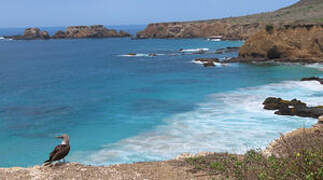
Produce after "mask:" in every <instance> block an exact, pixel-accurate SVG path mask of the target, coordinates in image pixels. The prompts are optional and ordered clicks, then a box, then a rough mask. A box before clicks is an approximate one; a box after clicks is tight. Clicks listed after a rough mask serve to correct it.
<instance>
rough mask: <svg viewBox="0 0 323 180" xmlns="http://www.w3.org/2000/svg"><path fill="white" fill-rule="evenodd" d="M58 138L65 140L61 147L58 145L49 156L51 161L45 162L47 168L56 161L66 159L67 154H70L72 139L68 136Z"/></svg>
mask: <svg viewBox="0 0 323 180" xmlns="http://www.w3.org/2000/svg"><path fill="white" fill-rule="evenodd" d="M56 138H60V139H63V141H62V143H61V144H60V145H57V146H56V147H55V149H54V150H53V151H52V152H51V153H50V154H49V159H48V160H46V161H45V162H44V165H45V166H47V165H49V164H51V163H52V162H54V161H59V160H61V159H64V158H65V156H67V154H68V153H69V152H70V149H71V147H70V137H69V136H68V135H67V134H63V135H61V136H56ZM64 161H65V159H64Z"/></svg>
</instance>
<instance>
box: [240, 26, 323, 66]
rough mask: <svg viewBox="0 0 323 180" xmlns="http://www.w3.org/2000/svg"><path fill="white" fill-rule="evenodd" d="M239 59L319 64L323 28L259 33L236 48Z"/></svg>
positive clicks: (309, 27) (322, 58)
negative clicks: (238, 48)
mask: <svg viewBox="0 0 323 180" xmlns="http://www.w3.org/2000/svg"><path fill="white" fill-rule="evenodd" d="M239 58H242V59H244V60H246V61H250V60H277V61H291V62H294V61H298V62H323V25H311V24H309V25H308V24H307V25H286V26H283V27H281V28H277V29H276V28H273V29H272V30H270V31H268V29H267V30H265V29H264V30H262V31H260V32H258V33H256V34H255V35H253V36H251V37H250V38H249V39H248V40H247V41H246V42H245V44H244V45H243V46H242V47H241V48H240V52H239Z"/></svg>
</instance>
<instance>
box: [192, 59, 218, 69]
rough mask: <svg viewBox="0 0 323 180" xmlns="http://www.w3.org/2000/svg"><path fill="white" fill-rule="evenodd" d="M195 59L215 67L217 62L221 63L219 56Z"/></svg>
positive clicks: (204, 64) (207, 65)
mask: <svg viewBox="0 0 323 180" xmlns="http://www.w3.org/2000/svg"><path fill="white" fill-rule="evenodd" d="M194 61H195V62H197V63H201V64H203V66H204V67H214V66H216V65H215V63H220V60H219V59H218V58H197V59H195V60H194Z"/></svg>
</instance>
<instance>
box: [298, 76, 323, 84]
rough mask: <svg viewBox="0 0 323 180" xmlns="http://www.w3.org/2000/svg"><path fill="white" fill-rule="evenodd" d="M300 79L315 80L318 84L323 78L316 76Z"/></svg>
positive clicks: (322, 81)
mask: <svg viewBox="0 0 323 180" xmlns="http://www.w3.org/2000/svg"><path fill="white" fill-rule="evenodd" d="M301 81H317V82H319V83H320V84H323V78H318V77H309V78H302V79H301Z"/></svg>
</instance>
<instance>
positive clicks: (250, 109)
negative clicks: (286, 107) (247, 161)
mask: <svg viewBox="0 0 323 180" xmlns="http://www.w3.org/2000/svg"><path fill="white" fill-rule="evenodd" d="M321 92H323V86H322V85H320V84H319V83H317V82H315V81H308V82H298V81H286V82H282V83H275V84H268V85H264V86H258V87H252V88H243V89H238V90H235V91H231V92H226V93H218V94H212V95H210V96H209V97H207V100H206V101H205V102H204V103H201V104H198V107H197V108H196V109H195V110H193V111H190V112H185V113H180V114H177V115H174V116H172V117H169V118H167V119H165V120H164V121H165V125H161V126H158V127H156V128H155V129H153V130H151V131H149V132H145V133H142V134H139V135H137V136H135V137H130V138H127V139H124V140H121V141H119V142H117V143H115V144H109V145H106V146H104V147H102V149H101V150H99V151H97V152H92V153H91V155H90V156H84V154H82V153H81V152H78V153H75V156H72V157H71V159H72V160H80V158H81V159H82V158H83V159H82V162H83V163H86V164H95V165H108V164H117V163H129V162H134V161H145V160H147V161H148V160H149V161H153V160H165V159H172V158H174V157H176V156H177V155H179V154H181V153H184V152H189V153H196V152H201V151H211V152H232V153H243V152H245V151H246V150H248V149H251V148H264V147H265V146H266V145H267V144H268V143H269V142H270V141H272V140H273V139H275V138H277V137H279V133H284V132H287V131H291V130H292V129H295V128H299V127H302V126H304V125H307V126H310V125H312V124H313V123H315V122H316V120H315V119H312V118H300V117H292V116H278V115H275V114H274V113H273V111H267V110H264V109H263V105H262V102H263V101H264V99H265V98H266V97H269V96H275V97H281V98H283V99H293V98H295V97H296V98H297V99H299V100H302V101H304V102H306V103H310V105H318V104H319V103H322V102H323V95H317V94H319V93H321ZM84 157H85V158H84Z"/></svg>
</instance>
